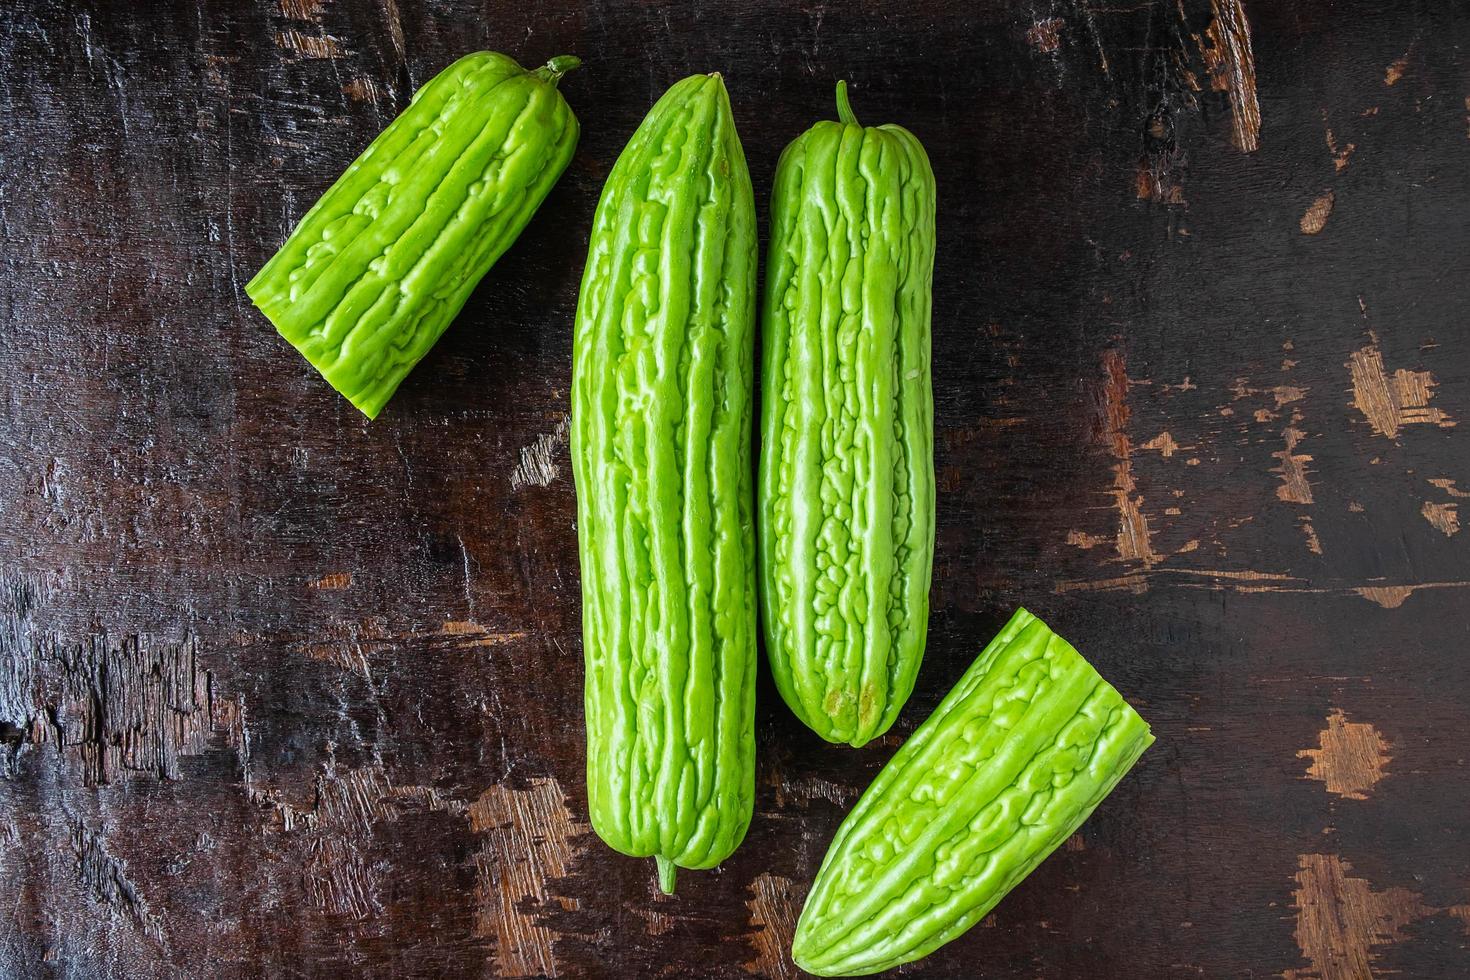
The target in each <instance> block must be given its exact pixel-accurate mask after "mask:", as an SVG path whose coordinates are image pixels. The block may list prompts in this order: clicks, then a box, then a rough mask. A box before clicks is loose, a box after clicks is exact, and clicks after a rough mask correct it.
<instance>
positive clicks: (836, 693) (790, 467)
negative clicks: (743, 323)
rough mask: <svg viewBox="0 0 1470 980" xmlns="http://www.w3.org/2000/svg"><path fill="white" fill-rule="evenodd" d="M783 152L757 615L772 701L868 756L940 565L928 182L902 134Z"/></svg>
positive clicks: (861, 135)
mask: <svg viewBox="0 0 1470 980" xmlns="http://www.w3.org/2000/svg"><path fill="white" fill-rule="evenodd" d="M837 103H838V110H839V115H840V117H841V121H839V122H830V121H829V122H819V123H817V124H816V125H815V126H813V127H812V128H811V129H809V130H807V132H806V133H804V134H802V135H801V136H799V137H798V138H797V139H796V140H795V141H794V142H793V143H792V144H791V145H790V146H788V147H787V148H786V150H785V152H784V153H782V155H781V160H780V162H779V163H778V164H777V167H776V181H775V190H774V192H773V193H772V195H771V242H770V251H769V255H768V258H767V261H766V291H765V302H764V311H763V326H762V334H761V344H762V370H761V451H760V477H759V490H758V494H759V501H758V504H757V507H758V513H759V515H760V522H759V533H760V552H761V553H760V588H761V615H762V621H763V623H764V627H765V638H766V652H767V654H768V656H769V658H770V662H771V672H772V674H773V675H774V676H775V680H776V687H777V689H778V690H779V691H780V692H781V696H782V697H783V698H784V699H785V701H786V703H787V704H788V705H790V706H791V709H792V710H793V711H795V712H796V714H797V716H798V717H800V718H801V720H802V721H804V722H805V723H806V724H807V725H808V726H809V727H810V728H811V729H813V730H814V731H815V732H817V734H819V735H821V736H822V737H823V738H825V739H827V740H828V741H832V742H846V743H849V744H851V745H855V746H856V745H862V744H863V743H865V742H867V741H869V740H870V739H873V738H875V737H877V736H878V735H881V734H882V733H883V732H885V731H886V730H887V729H888V727H889V726H890V725H892V724H893V721H894V719H895V718H896V717H897V716H898V712H899V709H900V708H902V707H903V704H904V702H905V701H906V700H907V699H908V696H909V693H910V692H911V691H912V690H913V687H914V676H915V674H916V673H917V671H918V669H919V661H920V660H921V659H922V658H923V655H924V638H925V634H926V631H927V629H928V619H929V577H930V570H931V566H932V564H933V558H934V401H933V394H932V392H931V389H930V381H929V346H930V342H929V315H930V305H931V300H930V292H931V288H930V287H931V281H932V279H933V272H934V174H933V171H932V170H931V169H930V167H929V159H928V157H927V156H926V155H925V154H924V148H923V147H922V146H921V145H920V144H919V141H918V140H917V139H916V138H915V137H914V135H913V134H912V133H910V132H909V131H908V130H906V129H904V128H902V127H900V126H894V125H887V126H877V127H863V126H860V125H858V123H857V121H856V120H855V119H854V118H853V115H852V110H851V109H850V108H849V106H848V103H847V94H846V87H845V85H844V84H843V83H838V88H837Z"/></svg>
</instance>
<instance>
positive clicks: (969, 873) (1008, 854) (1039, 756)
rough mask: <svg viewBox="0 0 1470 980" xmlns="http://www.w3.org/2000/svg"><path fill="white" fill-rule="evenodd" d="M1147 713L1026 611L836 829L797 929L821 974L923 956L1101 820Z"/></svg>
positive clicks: (1134, 752) (798, 950) (1140, 744)
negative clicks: (1091, 820) (1090, 821)
mask: <svg viewBox="0 0 1470 980" xmlns="http://www.w3.org/2000/svg"><path fill="white" fill-rule="evenodd" d="M1152 742H1153V735H1152V734H1151V733H1150V732H1149V728H1148V724H1147V723H1146V722H1144V720H1143V719H1142V718H1140V717H1139V716H1138V714H1137V713H1136V712H1135V711H1134V710H1133V709H1132V708H1131V707H1129V705H1128V704H1127V702H1125V701H1124V700H1123V698H1122V697H1121V696H1120V695H1119V694H1118V692H1117V691H1115V690H1113V688H1112V687H1111V686H1109V685H1108V683H1107V681H1104V680H1103V679H1102V678H1101V677H1100V676H1098V673H1097V671H1095V670H1093V668H1092V666H1091V665H1090V664H1088V663H1087V661H1085V660H1083V659H1082V656H1081V655H1080V654H1078V653H1077V651H1076V650H1074V649H1073V648H1072V646H1071V645H1070V644H1068V643H1067V641H1066V640H1063V639H1062V638H1061V637H1059V636H1057V635H1056V634H1055V633H1053V632H1052V631H1051V630H1050V629H1048V628H1047V626H1046V624H1045V623H1043V622H1042V621H1041V620H1039V619H1037V618H1036V617H1035V616H1033V615H1031V614H1030V613H1029V612H1027V611H1026V610H1024V609H1021V610H1018V611H1017V612H1016V614H1015V615H1014V616H1013V617H1011V621H1010V622H1009V623H1007V624H1006V627H1005V629H1003V630H1001V632H1000V635H999V636H997V637H996V638H995V639H994V640H992V641H991V642H990V645H989V646H987V647H986V648H985V650H984V652H982V653H981V654H980V658H979V659H978V660H976V661H975V663H974V665H973V666H972V667H971V668H970V669H969V670H968V671H967V672H966V673H965V676H964V677H962V678H960V681H959V683H958V684H956V685H955V688H954V690H952V691H950V692H949V695H948V696H947V697H945V699H944V700H943V701H942V702H941V703H940V705H939V707H938V708H937V709H935V711H934V714H933V715H931V716H930V717H929V719H928V720H927V721H925V722H924V724H922V725H920V726H919V729H918V731H916V732H914V735H913V737H912V738H910V739H909V740H908V742H907V743H906V744H905V745H904V747H903V748H902V749H900V750H899V751H898V754H896V755H895V756H894V757H893V759H892V761H890V762H889V763H888V765H887V766H885V767H884V769H883V771H882V772H880V773H879V774H878V778H877V779H875V780H874V781H873V784H872V785H871V786H869V787H868V790H867V792H866V793H864V794H863V797H862V799H861V800H859V801H858V804H857V806H856V807H855V808H854V809H853V811H852V812H851V813H850V814H848V816H847V819H846V820H844V821H843V822H842V826H841V827H840V828H839V829H838V831H837V837H836V839H835V840H833V842H832V846H831V848H830V849H829V850H828V851H827V857H826V858H825V859H824V860H823V861H822V868H821V870H820V871H819V872H818V873H817V880H816V883H815V884H814V885H813V886H812V890H811V894H810V895H808V896H807V901H806V907H805V908H804V909H802V912H801V918H800V920H799V921H798V923H797V926H796V942H795V944H794V946H793V948H792V955H793V956H794V958H795V960H796V963H797V965H798V966H800V967H801V968H802V969H804V970H806V971H807V972H809V973H815V974H818V975H821V976H861V975H864V974H869V973H877V972H878V971H880V970H887V969H889V968H891V967H894V966H897V965H899V964H900V963H907V962H910V961H911V960H916V959H918V958H919V957H921V956H925V955H927V954H929V953H932V952H933V951H934V950H935V949H938V948H939V947H940V946H942V945H944V944H945V943H947V942H949V941H950V940H951V939H954V938H955V937H956V936H959V935H960V934H962V933H963V932H964V931H965V930H967V929H969V928H970V927H971V926H973V925H974V924H975V923H977V922H979V921H980V919H981V918H983V917H984V915H985V914H986V913H987V912H989V911H990V910H991V909H992V908H994V907H995V905H996V903H997V902H999V901H1000V900H1001V899H1002V898H1003V897H1004V896H1005V894H1006V893H1007V892H1008V891H1010V890H1011V889H1012V888H1013V887H1015V886H1016V884H1018V883H1019V882H1020V881H1021V879H1023V878H1025V877H1026V876H1027V875H1028V874H1030V873H1031V871H1032V870H1033V869H1034V868H1035V867H1036V866H1037V865H1038V864H1040V863H1041V861H1042V859H1043V858H1045V857H1046V856H1047V855H1048V854H1050V853H1051V852H1052V851H1053V850H1055V849H1056V848H1057V846H1058V845H1059V844H1061V843H1062V841H1064V840H1066V838H1067V837H1068V836H1069V835H1070V834H1071V833H1072V832H1073V831H1075V830H1076V829H1077V828H1078V827H1079V826H1081V824H1082V822H1083V821H1084V820H1086V819H1087V817H1088V815H1089V814H1091V813H1092V811H1093V809H1094V808H1095V807H1096V806H1097V805H1098V804H1099V803H1100V802H1102V800H1103V798H1104V797H1105V796H1107V795H1108V793H1109V792H1110V791H1111V790H1112V788H1113V786H1114V785H1116V784H1117V782H1118V780H1119V779H1121V778H1122V777H1123V775H1124V774H1125V773H1126V772H1128V770H1129V769H1130V768H1131V767H1132V765H1133V763H1134V762H1135V761H1137V759H1138V757H1139V755H1141V754H1142V753H1143V750H1144V749H1146V748H1148V746H1149V745H1150V744H1151V743H1152Z"/></svg>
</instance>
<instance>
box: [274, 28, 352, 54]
mask: <svg viewBox="0 0 1470 980" xmlns="http://www.w3.org/2000/svg"><path fill="white" fill-rule="evenodd" d="M276 47H278V48H280V49H281V50H283V51H287V52H290V53H291V54H294V55H296V56H298V57H301V58H326V59H330V58H340V57H342V56H343V55H344V54H346V53H347V52H346V50H345V49H344V48H343V47H342V42H341V41H339V40H338V39H337V38H335V37H332V36H331V35H330V34H303V33H301V32H300V31H298V30H295V29H294V28H288V29H287V30H284V31H277V32H276Z"/></svg>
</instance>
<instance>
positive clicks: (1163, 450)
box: [1138, 432, 1179, 459]
mask: <svg viewBox="0 0 1470 980" xmlns="http://www.w3.org/2000/svg"><path fill="white" fill-rule="evenodd" d="M1138 448H1139V449H1157V450H1158V451H1159V455H1161V456H1163V457H1165V458H1166V459H1167V458H1168V457H1170V456H1173V455H1174V453H1175V452H1176V451H1177V450H1178V449H1179V443H1177V442H1175V441H1174V437H1173V436H1171V435H1169V433H1167V432H1160V433H1159V434H1158V435H1156V436H1154V437H1153V438H1152V439H1150V440H1149V441H1148V442H1145V443H1144V444H1143V445H1141V446H1139V447H1138Z"/></svg>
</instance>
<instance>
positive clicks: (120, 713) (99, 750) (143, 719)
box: [0, 630, 233, 786]
mask: <svg viewBox="0 0 1470 980" xmlns="http://www.w3.org/2000/svg"><path fill="white" fill-rule="evenodd" d="M7 632H8V631H7V630H0V661H9V662H10V664H11V665H12V666H11V668H10V669H9V670H6V671H3V672H0V698H3V701H0V709H3V710H4V712H5V714H6V715H7V716H8V717H4V718H0V720H6V721H9V722H10V723H12V724H14V725H15V726H16V727H17V728H20V729H21V730H22V731H23V732H24V738H25V743H26V745H27V746H38V745H43V744H47V743H52V744H55V745H56V747H57V749H58V750H59V751H60V752H61V755H62V757H63V758H64V759H66V760H68V761H70V762H72V763H74V764H75V765H76V766H77V767H78V768H79V769H80V770H81V773H82V778H83V782H84V784H85V785H87V786H97V785H100V784H104V783H109V782H111V781H113V780H114V779H117V778H119V777H120V776H125V775H130V774H136V773H150V774H152V775H155V776H157V777H159V778H161V779H169V780H176V779H180V778H182V774H181V772H180V768H179V760H180V759H181V758H183V757H186V756H194V755H200V754H201V753H203V752H205V751H206V750H207V749H208V748H209V747H210V744H211V742H212V740H214V738H215V736H216V735H218V734H220V733H222V732H225V730H226V728H227V727H228V725H229V723H230V722H229V718H230V717H233V716H232V715H228V713H227V712H225V711H224V710H223V709H224V707H225V705H226V704H228V703H229V702H226V701H224V700H223V699H221V698H220V697H219V694H218V691H217V689H216V686H215V683H214V677H213V674H212V673H211V672H210V671H208V670H205V669H203V668H202V667H201V665H200V663H199V656H198V645H197V642H196V641H195V640H193V639H188V640H184V641H183V642H169V641H163V640H158V639H156V638H153V637H149V636H144V635H138V634H134V635H130V636H124V637H120V638H116V637H110V636H107V635H104V634H99V635H95V636H91V637H88V638H87V639H86V640H83V641H81V642H79V643H73V642H69V641H66V640H63V639H61V638H59V637H57V636H54V635H49V634H47V635H40V636H36V635H16V634H10V635H7ZM17 641H18V642H17ZM22 681H23V682H24V685H25V688H26V689H25V691H24V692H23V694H22V692H21V691H20V690H19V687H20V683H21V682H22Z"/></svg>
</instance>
